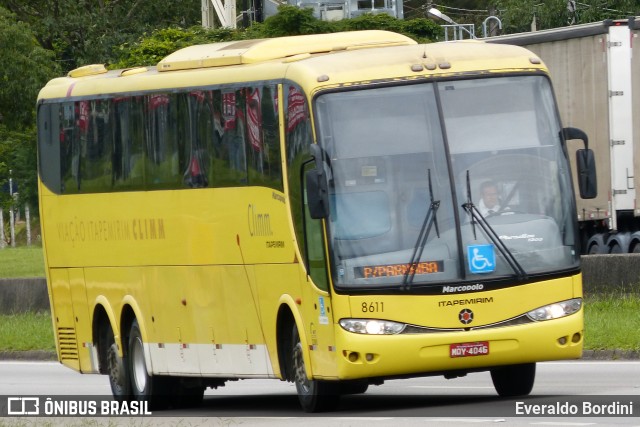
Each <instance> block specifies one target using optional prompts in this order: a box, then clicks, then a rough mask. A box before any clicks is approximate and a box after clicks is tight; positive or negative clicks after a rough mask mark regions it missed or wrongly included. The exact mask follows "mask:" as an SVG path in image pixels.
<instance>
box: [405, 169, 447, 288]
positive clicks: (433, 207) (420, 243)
mask: <svg viewBox="0 0 640 427" xmlns="http://www.w3.org/2000/svg"><path fill="white" fill-rule="evenodd" d="M427 179H428V181H429V198H430V203H429V210H428V211H427V215H425V217H424V221H422V227H421V228H420V233H419V234H418V240H416V244H415V246H414V247H413V254H412V255H411V260H410V261H409V266H408V267H407V271H406V272H405V273H404V279H403V280H402V289H403V290H408V289H409V288H410V287H411V284H412V283H413V278H414V277H415V275H416V270H417V269H418V263H419V262H420V257H421V256H422V252H423V251H424V246H425V244H426V243H427V239H428V238H429V234H430V233H431V228H432V227H433V226H435V229H436V235H437V236H438V237H440V230H439V229H438V217H437V216H436V213H437V212H438V208H439V207H440V200H434V199H433V185H432V184H431V169H428V170H427Z"/></svg>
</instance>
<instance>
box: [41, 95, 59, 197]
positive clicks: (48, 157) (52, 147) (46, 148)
mask: <svg viewBox="0 0 640 427" xmlns="http://www.w3.org/2000/svg"><path fill="white" fill-rule="evenodd" d="M61 105H62V104H41V105H40V106H39V108H38V150H39V152H40V155H39V156H38V157H39V168H40V177H41V178H42V182H43V183H44V184H45V185H46V186H47V188H49V189H50V190H51V191H53V192H55V193H58V194H59V193H60V192H61V180H60V177H61V173H60V165H61V155H60V151H61V149H60V144H61V138H62V137H63V133H62V132H61V129H60V118H61V110H62V108H61Z"/></svg>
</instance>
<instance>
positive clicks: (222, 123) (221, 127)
mask: <svg viewBox="0 0 640 427" xmlns="http://www.w3.org/2000/svg"><path fill="white" fill-rule="evenodd" d="M238 93H240V92H237V91H235V90H225V91H215V93H214V97H213V98H214V100H213V109H214V118H215V120H216V123H215V128H216V133H217V134H218V135H219V142H218V143H217V144H216V145H217V148H216V149H215V150H214V154H215V157H214V159H213V171H212V177H211V180H210V181H212V182H213V184H210V185H213V186H215V187H233V186H237V185H240V184H246V183H247V172H246V171H247V167H246V158H245V146H244V140H245V136H244V134H245V130H246V129H245V126H244V117H243V116H244V113H243V112H242V108H241V104H240V100H239V99H238ZM240 95H241V93H240ZM240 97H241V96H240ZM239 104H240V105H239ZM216 136H217V135H216Z"/></svg>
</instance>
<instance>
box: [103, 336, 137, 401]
mask: <svg viewBox="0 0 640 427" xmlns="http://www.w3.org/2000/svg"><path fill="white" fill-rule="evenodd" d="M106 359H107V373H108V375H109V385H110V386H111V393H112V394H113V398H114V400H117V401H118V402H123V401H128V400H129V399H130V398H131V378H130V376H129V369H128V367H127V364H126V363H125V360H123V358H122V357H120V356H119V355H118V345H117V344H116V341H115V338H114V336H113V331H112V330H111V329H109V332H108V336H107V358H106Z"/></svg>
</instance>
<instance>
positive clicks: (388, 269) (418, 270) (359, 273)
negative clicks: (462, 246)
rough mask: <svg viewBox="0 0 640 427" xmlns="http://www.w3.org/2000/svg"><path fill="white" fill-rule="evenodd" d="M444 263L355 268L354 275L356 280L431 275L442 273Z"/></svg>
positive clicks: (431, 262)
mask: <svg viewBox="0 0 640 427" xmlns="http://www.w3.org/2000/svg"><path fill="white" fill-rule="evenodd" d="M443 271H444V263H443V262H442V261H424V262H418V263H414V264H410V263H406V264H386V265H369V266H362V267H354V269H353V273H354V276H355V277H356V279H370V278H372V277H397V276H404V275H406V274H407V272H408V274H431V273H442V272H443Z"/></svg>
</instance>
